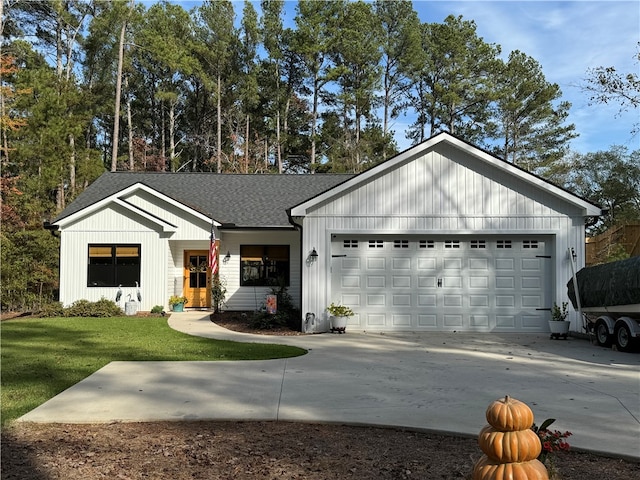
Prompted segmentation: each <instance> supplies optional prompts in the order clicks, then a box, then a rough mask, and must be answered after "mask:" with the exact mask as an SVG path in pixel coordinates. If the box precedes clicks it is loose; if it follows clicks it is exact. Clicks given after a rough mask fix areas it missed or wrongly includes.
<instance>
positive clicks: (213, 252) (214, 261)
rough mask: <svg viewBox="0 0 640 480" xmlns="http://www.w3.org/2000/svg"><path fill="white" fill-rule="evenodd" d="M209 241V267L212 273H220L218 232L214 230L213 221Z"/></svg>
mask: <svg viewBox="0 0 640 480" xmlns="http://www.w3.org/2000/svg"><path fill="white" fill-rule="evenodd" d="M209 238H210V242H209V268H210V269H211V274H212V275H215V274H216V273H218V245H217V243H216V232H215V231H214V230H213V223H212V224H211V237H209Z"/></svg>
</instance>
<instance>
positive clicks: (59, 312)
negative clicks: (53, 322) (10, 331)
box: [35, 302, 65, 318]
mask: <svg viewBox="0 0 640 480" xmlns="http://www.w3.org/2000/svg"><path fill="white" fill-rule="evenodd" d="M35 314H36V315H37V316H38V317H40V318H51V317H64V316H65V309H64V306H63V305H62V302H51V303H47V304H46V305H43V306H42V307H41V308H40V309H39V310H38V311H37V312H36V313H35Z"/></svg>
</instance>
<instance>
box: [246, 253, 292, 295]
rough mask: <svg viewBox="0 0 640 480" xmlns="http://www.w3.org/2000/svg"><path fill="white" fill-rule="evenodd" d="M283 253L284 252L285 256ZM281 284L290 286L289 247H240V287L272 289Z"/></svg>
mask: <svg viewBox="0 0 640 480" xmlns="http://www.w3.org/2000/svg"><path fill="white" fill-rule="evenodd" d="M283 251H286V255H284V254H283V253H282V252H283ZM285 256H286V259H285V258H284V257H285ZM281 284H284V286H285V287H289V286H291V245H286V244H277V245H276V244H273V245H272V244H241V245H240V286H241V287H274V286H280V285H281Z"/></svg>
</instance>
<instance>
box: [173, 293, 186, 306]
mask: <svg viewBox="0 0 640 480" xmlns="http://www.w3.org/2000/svg"><path fill="white" fill-rule="evenodd" d="M188 301H189V300H188V299H187V297H185V296H184V295H171V297H169V305H171V306H174V305H178V304H179V303H182V304H183V305H186V303H187V302H188Z"/></svg>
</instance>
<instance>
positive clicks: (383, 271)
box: [48, 133, 601, 332]
mask: <svg viewBox="0 0 640 480" xmlns="http://www.w3.org/2000/svg"><path fill="white" fill-rule="evenodd" d="M599 215H601V209H600V208H599V207H598V206H597V205H594V204H592V203H590V202H588V201H586V200H584V199H583V198H580V197H578V196H576V195H573V194H572V193H570V192H568V191H566V190H564V189H562V188H559V187H557V186H555V185H553V184H551V183H549V182H547V181H545V180H543V179H541V178H539V177H537V176H535V175H532V174H530V173H528V172H526V171H524V170H522V169H520V168H518V167H516V166H514V165H512V164H510V163H507V162H505V161H503V160H501V159H499V158H497V157H495V156H492V155H491V154H489V153H487V152H486V151H484V150H481V149H479V148H476V147H474V146H473V145H470V144H468V143H466V142H465V141H463V140H461V139H459V138H457V137H455V136H453V135H450V134H448V133H440V134H438V135H435V136H434V137H432V138H430V139H428V140H426V141H425V142H423V143H421V144H419V145H417V146H414V147H412V148H409V149H408V150H406V151H404V152H402V153H400V154H398V155H396V156H394V157H393V158H390V159H389V160H387V161H385V162H383V163H381V164H378V165H376V166H374V167H372V168H370V169H368V170H367V171H365V172H363V173H360V174H358V175H345V174H315V175H236V174H213V173H150V172H145V173H142V172H113V173H105V174H103V175H102V176H101V177H100V178H98V179H97V180H96V181H95V182H94V183H92V184H91V185H90V186H89V187H88V188H87V189H86V190H85V191H84V192H83V193H82V194H81V195H79V196H78V198H77V199H76V200H75V201H74V202H73V203H71V204H70V205H69V206H68V208H66V209H65V210H64V211H63V212H62V213H61V214H60V215H59V216H58V217H57V218H55V219H54V220H53V221H52V222H51V224H50V225H48V228H51V229H53V230H57V231H58V233H56V234H59V235H60V239H61V243H60V249H61V251H60V300H61V302H62V303H63V304H65V305H68V304H71V303H73V302H74V301H76V300H78V299H88V300H93V301H95V300H99V299H100V298H102V297H104V298H109V299H114V300H115V299H116V297H117V292H118V290H121V291H123V295H122V296H121V298H120V302H124V301H125V300H132V301H136V302H138V300H137V293H138V292H139V293H140V295H141V300H140V301H139V302H138V310H142V311H145V310H150V309H151V308H152V307H153V306H155V305H161V306H164V307H165V308H166V307H167V306H168V300H169V297H170V296H171V295H185V296H187V297H188V299H189V302H188V304H187V305H186V306H187V307H188V308H189V307H190V308H205V309H206V308H210V307H211V298H210V287H211V272H210V270H209V268H208V267H207V263H208V262H207V256H208V250H209V244H210V237H211V231H212V229H213V231H214V233H215V238H216V241H217V242H218V250H219V274H220V279H221V280H222V281H223V282H224V283H225V286H226V289H227V295H226V307H225V308H226V309H227V310H243V311H247V310H249V311H250V310H256V309H259V308H261V306H263V305H264V302H265V297H266V295H267V294H269V293H270V292H271V289H272V287H273V285H277V282H278V280H279V281H284V282H285V283H286V285H287V287H288V292H289V294H290V295H291V296H292V298H293V301H294V302H295V303H296V305H297V306H299V307H300V309H301V312H302V313H301V319H300V321H301V326H302V330H303V331H306V332H324V331H328V329H329V326H330V324H329V319H328V315H327V312H326V307H327V306H328V305H329V304H330V303H332V302H339V303H342V304H345V305H348V306H350V307H351V308H352V309H353V310H354V311H355V316H353V317H351V318H350V320H349V328H350V329H356V330H369V331H416V332H417V331H423V332H428V331H454V330H455V331H458V332H462V331H478V332H490V331H501V332H547V331H548V328H549V327H548V324H547V320H549V319H550V309H551V307H552V305H553V304H554V302H557V303H558V304H560V303H561V302H563V301H568V298H567V296H566V291H565V285H566V284H567V281H568V280H569V279H570V278H571V275H572V271H573V269H575V268H577V269H579V268H581V267H583V266H584V258H585V241H584V239H585V223H586V222H589V221H592V220H593V218H595V217H598V216H599ZM569 318H570V319H571V320H572V322H573V325H572V329H573V330H579V329H580V328H579V327H580V326H581V325H579V324H578V317H577V315H576V314H575V313H573V312H571V314H570V317H569Z"/></svg>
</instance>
